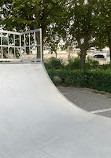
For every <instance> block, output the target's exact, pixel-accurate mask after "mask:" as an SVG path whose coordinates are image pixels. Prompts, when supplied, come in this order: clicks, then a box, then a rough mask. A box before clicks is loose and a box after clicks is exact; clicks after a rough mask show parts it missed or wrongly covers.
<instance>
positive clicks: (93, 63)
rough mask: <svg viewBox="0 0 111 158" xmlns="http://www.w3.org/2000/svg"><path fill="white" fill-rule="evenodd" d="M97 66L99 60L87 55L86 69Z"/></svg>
mask: <svg viewBox="0 0 111 158" xmlns="http://www.w3.org/2000/svg"><path fill="white" fill-rule="evenodd" d="M98 67H99V61H97V60H94V59H91V58H90V57H87V60H86V69H87V70H89V69H97V68H98Z"/></svg>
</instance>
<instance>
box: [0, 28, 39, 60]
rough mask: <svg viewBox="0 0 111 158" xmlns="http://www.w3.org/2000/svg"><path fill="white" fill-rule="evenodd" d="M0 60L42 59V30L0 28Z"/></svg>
mask: <svg viewBox="0 0 111 158" xmlns="http://www.w3.org/2000/svg"><path fill="white" fill-rule="evenodd" d="M0 61H42V30H41V29H36V30H30V31H27V32H22V33H19V32H12V31H5V30H0Z"/></svg>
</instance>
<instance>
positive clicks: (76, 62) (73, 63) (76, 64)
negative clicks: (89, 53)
mask: <svg viewBox="0 0 111 158" xmlns="http://www.w3.org/2000/svg"><path fill="white" fill-rule="evenodd" d="M66 68H67V69H70V70H74V69H79V68H80V58H78V57H76V58H74V57H71V56H70V55H69V56H68V64H67V65H66Z"/></svg>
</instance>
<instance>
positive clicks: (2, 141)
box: [0, 63, 111, 158]
mask: <svg viewBox="0 0 111 158" xmlns="http://www.w3.org/2000/svg"><path fill="white" fill-rule="evenodd" d="M0 157H1V158H110V157H111V119H109V118H105V117H102V116H98V115H95V114H91V113H89V112H86V111H84V110H81V109H80V108H78V107H77V106H76V105H73V104H72V103H71V102H70V101H68V100H67V99H66V98H65V97H64V96H63V95H62V94H60V92H59V91H58V90H57V89H56V88H55V86H54V85H53V84H52V82H51V81H50V79H49V77H48V75H47V73H46V71H45V68H44V66H43V65H42V64H41V63H37V64H34V63H33V64H0Z"/></svg>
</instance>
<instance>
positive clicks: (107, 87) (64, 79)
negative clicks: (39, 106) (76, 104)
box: [48, 70, 111, 93]
mask: <svg viewBox="0 0 111 158" xmlns="http://www.w3.org/2000/svg"><path fill="white" fill-rule="evenodd" d="M48 74H49V76H50V77H51V78H52V73H51V71H48ZM54 84H55V85H62V86H72V87H84V72H83V71H80V70H74V71H67V70H59V71H58V70H57V71H54ZM85 85H86V87H87V88H92V89H96V90H99V91H106V92H110V93H111V72H110V71H86V73H85Z"/></svg>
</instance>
